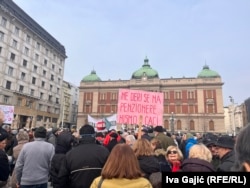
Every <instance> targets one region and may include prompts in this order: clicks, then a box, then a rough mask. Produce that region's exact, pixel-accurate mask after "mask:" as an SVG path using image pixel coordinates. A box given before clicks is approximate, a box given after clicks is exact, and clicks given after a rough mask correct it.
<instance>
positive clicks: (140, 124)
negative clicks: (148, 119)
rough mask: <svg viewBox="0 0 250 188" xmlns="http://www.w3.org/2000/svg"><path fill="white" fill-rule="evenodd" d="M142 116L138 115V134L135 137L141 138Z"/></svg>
mask: <svg viewBox="0 0 250 188" xmlns="http://www.w3.org/2000/svg"><path fill="white" fill-rule="evenodd" d="M142 118H143V116H142V115H140V116H139V124H138V125H139V128H138V136H137V139H141V129H142Z"/></svg>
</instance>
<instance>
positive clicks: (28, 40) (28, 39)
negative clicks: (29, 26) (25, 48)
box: [26, 35, 31, 43]
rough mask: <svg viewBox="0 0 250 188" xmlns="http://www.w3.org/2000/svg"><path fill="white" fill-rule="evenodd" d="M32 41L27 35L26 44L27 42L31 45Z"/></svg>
mask: <svg viewBox="0 0 250 188" xmlns="http://www.w3.org/2000/svg"><path fill="white" fill-rule="evenodd" d="M30 41H31V37H30V36H29V35H27V36H26V42H27V43H30Z"/></svg>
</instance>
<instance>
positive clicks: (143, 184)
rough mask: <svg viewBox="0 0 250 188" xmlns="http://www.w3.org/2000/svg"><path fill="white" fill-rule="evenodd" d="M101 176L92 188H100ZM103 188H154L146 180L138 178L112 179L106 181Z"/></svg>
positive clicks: (95, 180) (96, 179)
mask: <svg viewBox="0 0 250 188" xmlns="http://www.w3.org/2000/svg"><path fill="white" fill-rule="evenodd" d="M100 179H101V176H99V177H97V178H95V179H94V181H93V183H92V184H91V186H90V188H99V187H98V184H99V182H100ZM101 187H102V188H110V187H115V188H123V187H126V188H135V187H136V188H152V185H151V184H150V182H149V181H148V180H147V179H146V178H137V179H131V180H130V179H126V178H119V179H118V178H117V179H116V178H112V179H104V180H103V182H102V185H101Z"/></svg>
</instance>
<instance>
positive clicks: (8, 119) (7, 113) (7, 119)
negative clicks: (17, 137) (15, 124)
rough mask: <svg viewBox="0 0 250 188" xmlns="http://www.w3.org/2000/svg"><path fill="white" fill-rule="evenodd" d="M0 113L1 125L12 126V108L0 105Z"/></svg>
mask: <svg viewBox="0 0 250 188" xmlns="http://www.w3.org/2000/svg"><path fill="white" fill-rule="evenodd" d="M0 111H2V112H3V114H4V121H3V123H5V124H12V121H13V119H14V106H7V105H0Z"/></svg>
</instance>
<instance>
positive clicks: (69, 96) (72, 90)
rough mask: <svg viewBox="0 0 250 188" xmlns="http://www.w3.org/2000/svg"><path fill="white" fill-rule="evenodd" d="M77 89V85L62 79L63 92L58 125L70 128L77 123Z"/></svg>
mask: <svg viewBox="0 0 250 188" xmlns="http://www.w3.org/2000/svg"><path fill="white" fill-rule="evenodd" d="M78 98H79V89H78V87H77V86H75V85H73V84H71V83H69V82H67V81H63V93H62V95H61V101H62V102H61V109H62V110H61V113H60V118H59V119H58V124H59V125H60V126H64V127H68V128H70V126H71V125H76V124H77V110H78Z"/></svg>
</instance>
